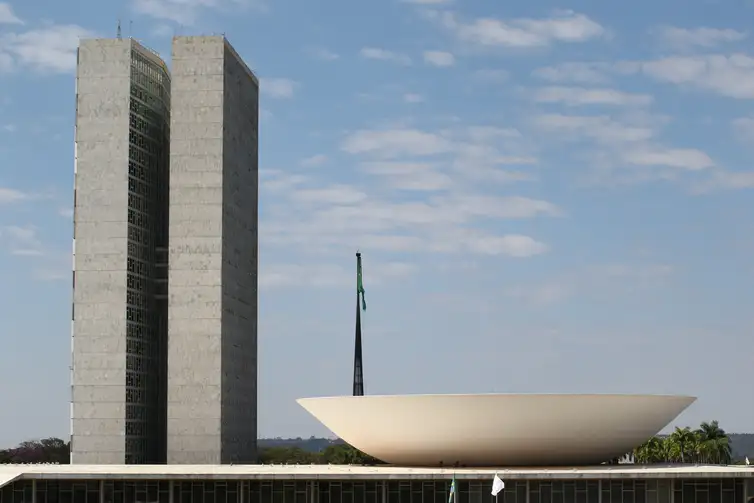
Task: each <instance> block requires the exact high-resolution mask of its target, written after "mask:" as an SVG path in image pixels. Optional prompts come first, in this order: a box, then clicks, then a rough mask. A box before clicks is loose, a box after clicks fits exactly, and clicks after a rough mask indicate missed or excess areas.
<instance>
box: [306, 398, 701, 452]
mask: <svg viewBox="0 0 754 503" xmlns="http://www.w3.org/2000/svg"><path fill="white" fill-rule="evenodd" d="M695 400H696V398H695V397H690V396H674V395H546V394H542V395H518V394H488V395H382V396H339V397H326V398H301V399H299V400H297V401H298V403H299V404H300V405H301V406H302V407H304V408H305V409H306V410H307V411H308V412H309V413H310V414H311V415H313V416H314V417H315V418H317V419H318V420H319V421H320V422H321V423H322V424H324V425H325V426H326V427H327V428H329V429H330V430H331V431H332V432H333V433H334V434H335V435H337V436H338V437H340V438H341V439H343V440H344V441H345V442H348V443H349V444H351V445H352V446H354V447H356V448H357V449H359V450H361V451H363V452H365V453H366V454H369V455H370V456H374V457H375V458H378V459H380V460H382V461H385V462H386V463H391V464H396V465H406V466H438V465H440V464H444V465H445V466H448V465H455V464H456V463H458V464H459V465H463V466H537V465H539V466H543V465H545V466H546V465H550V466H556V465H594V464H599V463H602V462H604V461H607V460H610V459H613V458H615V457H618V456H621V455H623V454H625V453H627V452H629V451H630V450H632V449H633V448H634V447H636V446H637V445H640V444H641V443H642V442H644V441H645V440H647V439H648V438H650V437H651V436H653V435H655V434H657V433H658V432H659V431H660V430H662V428H663V427H665V426H666V425H667V424H668V423H669V422H670V421H672V420H673V419H675V418H676V417H677V416H678V414H680V413H681V412H683V411H684V410H685V409H686V408H687V407H688V406H689V405H691V404H692V403H693V402H694V401H695Z"/></svg>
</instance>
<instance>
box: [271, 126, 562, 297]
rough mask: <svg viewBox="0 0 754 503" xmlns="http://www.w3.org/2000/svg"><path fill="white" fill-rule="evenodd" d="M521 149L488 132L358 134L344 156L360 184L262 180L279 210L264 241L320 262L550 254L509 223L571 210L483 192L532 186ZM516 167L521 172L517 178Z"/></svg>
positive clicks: (285, 176) (275, 174)
mask: <svg viewBox="0 0 754 503" xmlns="http://www.w3.org/2000/svg"><path fill="white" fill-rule="evenodd" d="M520 141H521V136H520V133H518V131H516V130H512V129H501V128H494V127H486V126H478V127H465V128H458V129H456V130H442V131H430V130H419V129H408V128H400V129H386V128H383V129H362V130H357V131H352V132H350V133H348V134H347V135H345V136H344V137H343V138H342V141H341V143H340V149H341V151H342V152H343V153H344V155H345V156H346V157H345V159H346V162H348V163H349V164H350V163H353V162H355V164H356V166H357V167H358V173H359V175H360V183H350V184H347V183H333V182H329V181H326V180H325V178H324V177H320V176H317V175H315V174H313V173H291V172H290V171H288V170H286V171H283V170H266V171H264V172H263V174H262V182H261V191H262V194H263V196H262V197H265V198H266V199H267V200H268V201H271V203H269V204H268V205H267V206H266V210H265V213H266V217H265V219H264V220H263V222H262V224H261V228H260V233H261V236H262V237H261V239H262V240H263V241H262V242H263V243H264V246H265V247H269V248H275V249H285V248H291V247H292V248H294V249H296V250H305V251H306V252H308V253H311V254H315V255H330V254H342V253H344V252H345V251H346V250H353V249H355V248H357V247H363V248H365V249H369V250H370V252H371V253H377V254H380V255H383V256H386V257H389V256H390V255H391V254H401V255H405V254H413V253H423V254H428V253H438V254H454V253H470V254H478V255H487V256H509V257H519V258H523V257H529V256H534V255H539V254H542V253H545V252H546V251H547V250H548V246H547V245H546V244H545V243H544V242H542V241H541V240H540V239H537V238H534V237H531V236H528V235H526V234H522V233H521V232H520V230H518V229H520V228H521V225H520V224H517V225H515V226H510V225H508V224H507V222H513V221H519V222H521V221H525V220H528V219H532V218H537V217H558V216H562V215H563V211H562V210H561V209H560V208H559V207H557V206H556V205H555V204H553V203H551V202H548V201H545V200H541V199H534V198H530V197H524V196H520V195H515V194H510V195H506V194H505V193H504V192H503V193H500V191H499V190H492V191H490V190H485V188H486V189H489V188H491V187H495V188H500V187H505V186H506V185H505V184H509V183H513V182H518V181H525V180H532V179H534V176H533V174H532V173H530V172H528V171H529V170H527V167H528V166H530V165H531V164H532V163H535V162H536V159H534V158H531V157H527V156H526V155H525V153H526V152H525V147H524V146H522V145H521V144H520ZM308 160H309V159H307V160H305V161H308ZM341 162H342V161H341ZM305 163H306V162H305ZM512 166H517V167H518V168H523V169H522V170H521V171H519V172H517V171H510V170H509V169H510V168H511V167H512ZM509 229H510V230H509ZM512 229H516V230H515V231H514V230H512ZM401 272H402V273H408V272H410V268H404V269H401ZM279 274H282V273H279ZM328 277H332V278H335V277H337V275H336V274H334V273H333V274H331V275H328ZM370 277H371V274H370ZM268 281H269V284H278V285H279V284H284V283H285V281H286V280H284V279H282V278H280V277H276V279H274V280H272V279H269V280H268ZM333 281H335V280H333Z"/></svg>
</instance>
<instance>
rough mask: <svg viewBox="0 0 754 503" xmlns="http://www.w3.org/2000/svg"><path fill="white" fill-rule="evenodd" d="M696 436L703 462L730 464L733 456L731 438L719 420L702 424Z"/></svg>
mask: <svg viewBox="0 0 754 503" xmlns="http://www.w3.org/2000/svg"><path fill="white" fill-rule="evenodd" d="M696 436H697V443H698V448H699V454H700V456H701V461H702V462H704V463H716V464H723V465H727V464H730V462H731V459H732V457H733V453H732V449H731V446H730V438H728V435H727V434H726V433H725V430H723V429H722V428H720V426H719V425H718V423H717V421H711V422H709V423H707V422H704V423H702V424H700V425H699V429H698V430H696Z"/></svg>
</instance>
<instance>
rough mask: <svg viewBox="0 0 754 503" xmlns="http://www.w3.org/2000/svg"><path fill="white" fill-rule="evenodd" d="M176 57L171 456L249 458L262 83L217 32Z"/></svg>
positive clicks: (253, 426) (187, 43)
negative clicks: (258, 135)
mask: <svg viewBox="0 0 754 503" xmlns="http://www.w3.org/2000/svg"><path fill="white" fill-rule="evenodd" d="M172 65H173V71H172V78H173V83H172V86H173V87H172V113H171V147H170V245H169V263H170V272H169V280H168V288H169V292H170V296H169V302H168V312H169V319H168V333H169V342H168V355H169V356H168V361H169V367H168V446H167V458H168V463H179V464H187V463H193V464H212V463H244V462H253V461H255V460H256V439H257V201H258V197H257V195H258V188H257V182H258V166H257V132H258V102H259V84H258V81H257V78H256V77H255V76H254V74H253V73H252V72H251V71H250V70H249V68H248V67H247V66H246V65H245V64H244V62H243V61H242V60H241V58H240V57H239V56H238V54H237V53H236V51H235V50H234V49H233V47H231V45H230V44H229V43H228V41H227V40H225V38H224V37H220V36H217V37H176V38H174V39H173V62H172Z"/></svg>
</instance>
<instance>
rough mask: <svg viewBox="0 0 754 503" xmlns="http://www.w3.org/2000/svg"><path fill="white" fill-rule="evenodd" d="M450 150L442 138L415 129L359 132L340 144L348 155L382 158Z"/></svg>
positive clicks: (450, 146)
mask: <svg viewBox="0 0 754 503" xmlns="http://www.w3.org/2000/svg"><path fill="white" fill-rule="evenodd" d="M451 148H452V145H451V143H450V142H449V141H448V140H447V139H445V138H443V137H442V136H439V135H436V134H433V133H427V132H424V131H419V130H416V129H386V130H373V129H368V130H360V131H356V132H354V133H352V134H350V135H348V136H347V137H346V138H345V140H344V141H343V143H342V144H341V149H342V150H343V151H345V152H348V153H349V154H375V155H379V156H382V157H397V156H402V155H433V154H439V153H443V152H448V151H450V150H451Z"/></svg>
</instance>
